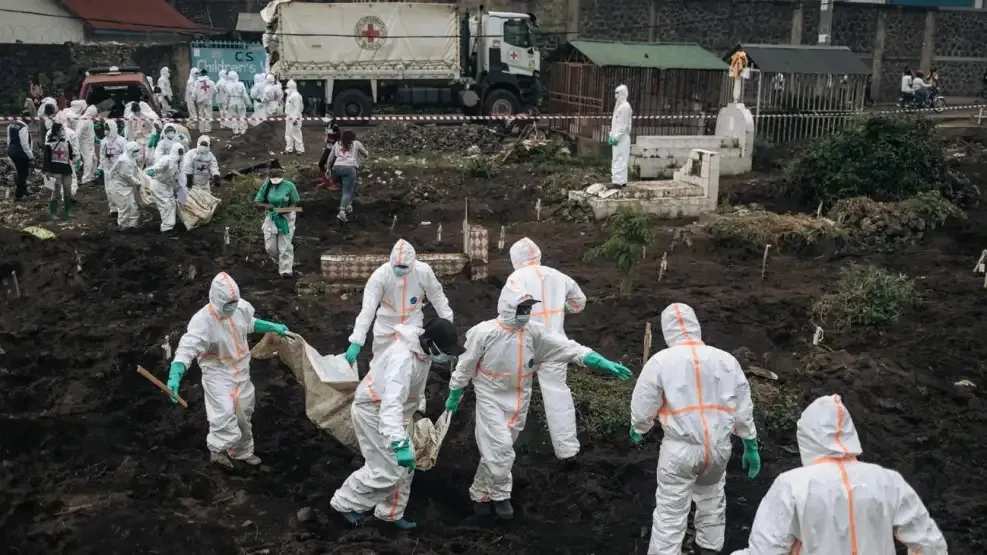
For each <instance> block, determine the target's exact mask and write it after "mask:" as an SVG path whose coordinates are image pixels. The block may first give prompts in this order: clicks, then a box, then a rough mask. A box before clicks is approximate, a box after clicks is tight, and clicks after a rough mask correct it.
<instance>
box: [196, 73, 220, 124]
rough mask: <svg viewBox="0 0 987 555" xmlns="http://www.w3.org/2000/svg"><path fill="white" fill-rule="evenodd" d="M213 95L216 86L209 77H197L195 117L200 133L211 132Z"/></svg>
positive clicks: (205, 75) (204, 75)
mask: <svg viewBox="0 0 987 555" xmlns="http://www.w3.org/2000/svg"><path fill="white" fill-rule="evenodd" d="M215 95H216V84H215V83H213V82H212V79H210V78H209V75H208V74H203V75H199V77H198V78H196V80H195V117H196V118H197V119H196V123H197V124H198V126H199V131H200V132H202V133H210V132H212V103H213V97H214V96H215Z"/></svg>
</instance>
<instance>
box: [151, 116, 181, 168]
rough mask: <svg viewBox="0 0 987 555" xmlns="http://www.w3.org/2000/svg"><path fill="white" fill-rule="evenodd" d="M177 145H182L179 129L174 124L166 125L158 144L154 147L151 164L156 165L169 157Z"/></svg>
mask: <svg viewBox="0 0 987 555" xmlns="http://www.w3.org/2000/svg"><path fill="white" fill-rule="evenodd" d="M169 134H170V135H171V136H169ZM176 144H182V139H181V137H179V132H178V128H177V127H175V124H173V123H166V124H165V126H164V128H163V129H162V130H161V138H160V139H158V144H157V146H155V147H154V154H153V155H152V156H151V160H149V162H151V163H154V162H157V161H158V160H160V159H162V158H165V157H167V156H169V155H170V154H171V147H172V146H173V145H176Z"/></svg>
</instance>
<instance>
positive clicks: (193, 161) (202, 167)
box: [182, 135, 219, 193]
mask: <svg viewBox="0 0 987 555" xmlns="http://www.w3.org/2000/svg"><path fill="white" fill-rule="evenodd" d="M209 144H210V143H209V137H208V136H206V135H201V136H199V140H198V141H196V147H195V148H194V149H192V150H189V151H188V152H186V153H185V156H183V157H182V174H184V175H185V176H186V177H187V176H192V178H191V180H189V181H188V186H189V187H201V188H203V189H205V190H207V191H209V192H210V193H211V192H212V180H213V178H214V177H216V178H218V177H219V162H218V161H217V160H216V156H214V155H213V153H212V151H211V150H209Z"/></svg>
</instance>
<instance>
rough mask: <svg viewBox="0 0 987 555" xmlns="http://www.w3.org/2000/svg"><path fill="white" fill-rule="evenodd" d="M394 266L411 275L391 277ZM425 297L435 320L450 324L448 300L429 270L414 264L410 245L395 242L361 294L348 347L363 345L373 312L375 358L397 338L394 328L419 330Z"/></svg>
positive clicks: (422, 264)
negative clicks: (435, 315) (436, 318)
mask: <svg viewBox="0 0 987 555" xmlns="http://www.w3.org/2000/svg"><path fill="white" fill-rule="evenodd" d="M395 266H407V267H408V268H410V270H411V271H410V272H408V274H407V275H405V276H403V277H398V276H397V275H396V274H395V273H394V267H395ZM425 297H428V300H429V301H430V302H431V303H432V306H433V307H434V308H435V311H436V313H438V315H439V318H444V319H446V320H449V321H450V322H451V321H452V309H451V308H449V300H448V299H447V298H446V294H445V291H443V290H442V284H441V283H439V280H438V279H437V278H436V277H435V273H434V272H433V271H432V268H431V266H429V265H428V264H426V263H424V262H420V261H418V260H416V258H415V248H414V247H412V246H411V243H409V242H407V241H405V240H404V239H398V241H397V243H394V247H393V248H392V249H391V259H390V261H389V262H388V263H386V264H381V265H380V267H379V268H377V269H376V270H374V273H373V274H371V275H370V279H368V280H367V285H366V287H365V288H364V290H363V307H362V308H361V309H360V314H359V315H357V317H356V324H354V326H353V333H352V335H350V339H349V341H350V343H351V344H352V343H355V344H357V345H363V343H364V341H365V340H366V338H367V330H369V329H370V323H371V322H373V321H374V313H375V312H376V315H377V321H376V322H374V338H373V354H374V356H377V355H379V354H380V353H382V352H383V351H384V349H386V348H387V347H388V346H389V345H391V343H393V341H394V339H396V338H397V336H396V335H395V326H397V325H398V324H406V325H409V326H415V327H421V326H422V323H423V321H424V317H423V316H422V306H423V305H424V303H425Z"/></svg>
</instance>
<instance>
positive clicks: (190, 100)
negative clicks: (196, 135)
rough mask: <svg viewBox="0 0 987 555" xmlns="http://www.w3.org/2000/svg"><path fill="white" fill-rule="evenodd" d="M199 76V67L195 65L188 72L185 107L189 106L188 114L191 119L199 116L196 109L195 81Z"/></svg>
mask: <svg viewBox="0 0 987 555" xmlns="http://www.w3.org/2000/svg"><path fill="white" fill-rule="evenodd" d="M198 78H199V68H197V67H193V68H192V69H191V70H189V72H188V81H186V82H185V107H186V108H188V116H189V118H191V119H195V118H196V117H197V114H196V111H195V81H196V79H198Z"/></svg>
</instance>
